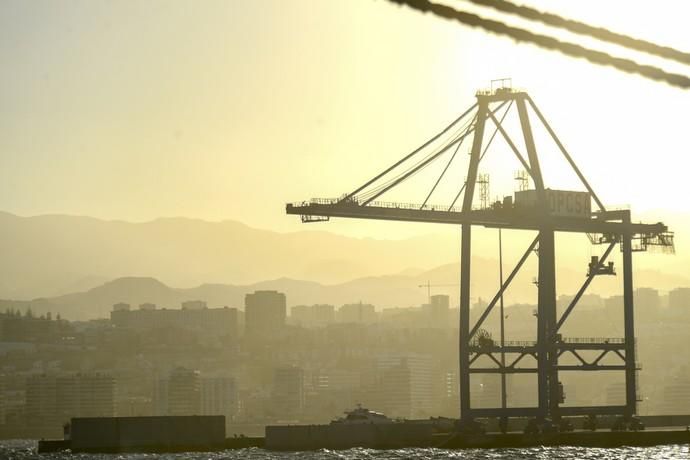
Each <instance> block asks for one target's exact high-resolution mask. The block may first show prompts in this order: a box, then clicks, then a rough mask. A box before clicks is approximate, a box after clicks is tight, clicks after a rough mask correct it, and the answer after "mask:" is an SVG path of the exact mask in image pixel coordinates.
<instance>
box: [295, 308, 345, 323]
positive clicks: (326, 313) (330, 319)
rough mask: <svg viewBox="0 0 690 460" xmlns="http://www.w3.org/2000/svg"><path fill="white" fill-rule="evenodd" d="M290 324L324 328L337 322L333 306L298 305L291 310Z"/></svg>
mask: <svg viewBox="0 0 690 460" xmlns="http://www.w3.org/2000/svg"><path fill="white" fill-rule="evenodd" d="M290 322H291V324H295V325H297V326H302V327H324V326H328V325H329V324H332V323H334V322H335V307H334V306H333V305H326V304H318V305H297V306H294V307H292V308H291V309H290Z"/></svg>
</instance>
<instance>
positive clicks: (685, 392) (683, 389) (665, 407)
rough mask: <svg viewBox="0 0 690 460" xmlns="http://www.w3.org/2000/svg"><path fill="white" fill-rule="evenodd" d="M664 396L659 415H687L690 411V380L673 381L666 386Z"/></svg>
mask: <svg viewBox="0 0 690 460" xmlns="http://www.w3.org/2000/svg"><path fill="white" fill-rule="evenodd" d="M662 395H663V396H662V398H661V400H660V401H659V404H658V406H657V411H658V413H659V414H663V415H677V414H687V413H688V411H690V378H688V377H685V378H676V379H672V381H671V382H669V383H668V384H666V385H664V389H663V392H662Z"/></svg>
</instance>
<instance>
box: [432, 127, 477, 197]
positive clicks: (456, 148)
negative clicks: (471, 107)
mask: <svg viewBox="0 0 690 460" xmlns="http://www.w3.org/2000/svg"><path fill="white" fill-rule="evenodd" d="M476 118H477V116H476V115H475V117H474V119H473V120H472V123H471V124H470V126H468V127H467V129H468V130H469V129H470V128H471V127H472V126H473V125H474V122H475V120H476ZM464 140H465V138H464V137H463V138H462V139H461V140H460V142H458V145H457V147H455V151H454V152H453V155H451V157H450V160H448V163H447V164H446V167H445V168H443V171H442V172H441V175H440V176H438V179H436V183H434V186H433V187H431V190H430V191H429V194H428V195H427V196H426V198H425V199H424V203H422V205H421V206H420V208H419V209H424V206H426V203H427V202H428V201H429V198H431V195H432V194H433V193H434V191H435V190H436V187H438V184H439V183H440V182H441V179H443V176H445V175H446V171H448V168H449V167H450V165H451V163H453V160H454V159H455V156H456V155H457V154H458V151H459V150H460V147H461V146H462V141H464Z"/></svg>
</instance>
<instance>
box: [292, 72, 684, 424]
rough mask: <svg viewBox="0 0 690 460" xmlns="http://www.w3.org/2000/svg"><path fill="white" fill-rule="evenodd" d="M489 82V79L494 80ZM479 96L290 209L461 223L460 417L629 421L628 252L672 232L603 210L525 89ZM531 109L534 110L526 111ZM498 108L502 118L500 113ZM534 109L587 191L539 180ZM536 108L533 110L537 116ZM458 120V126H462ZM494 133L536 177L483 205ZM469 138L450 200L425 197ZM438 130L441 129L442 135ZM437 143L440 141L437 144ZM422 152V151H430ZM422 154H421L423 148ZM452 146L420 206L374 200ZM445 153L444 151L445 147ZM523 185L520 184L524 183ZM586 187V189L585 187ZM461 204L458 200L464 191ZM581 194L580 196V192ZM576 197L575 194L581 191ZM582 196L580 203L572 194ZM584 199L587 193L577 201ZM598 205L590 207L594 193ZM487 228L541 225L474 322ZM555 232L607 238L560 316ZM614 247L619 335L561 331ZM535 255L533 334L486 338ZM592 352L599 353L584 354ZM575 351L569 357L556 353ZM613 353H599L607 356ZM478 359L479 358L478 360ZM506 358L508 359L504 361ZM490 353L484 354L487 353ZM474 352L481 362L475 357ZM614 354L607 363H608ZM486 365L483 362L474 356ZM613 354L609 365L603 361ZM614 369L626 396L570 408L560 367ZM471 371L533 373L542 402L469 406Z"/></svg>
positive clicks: (667, 243) (661, 243) (632, 391)
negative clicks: (389, 155) (372, 171)
mask: <svg viewBox="0 0 690 460" xmlns="http://www.w3.org/2000/svg"><path fill="white" fill-rule="evenodd" d="M492 84H493V83H492ZM476 99H477V100H476V103H475V104H474V105H473V106H472V107H471V108H470V109H468V110H467V111H466V112H464V113H463V114H462V115H461V116H460V117H459V118H458V119H456V120H455V121H454V122H453V123H451V125H449V126H448V127H446V128H445V129H444V130H443V131H442V132H441V133H439V134H438V135H436V136H434V138H432V139H431V140H429V141H427V142H426V143H424V144H423V145H422V146H421V147H420V148H418V149H416V150H415V151H413V152H412V153H410V154H409V155H407V156H405V157H403V158H402V159H401V160H399V161H398V162H396V163H395V164H393V165H392V166H391V167H389V168H387V169H386V170H385V171H383V172H381V173H380V174H378V175H376V176H375V177H373V178H372V179H371V180H369V181H367V182H366V183H365V184H363V185H362V186H361V187H358V188H357V189H356V190H354V191H353V192H351V193H348V194H346V195H343V196H341V197H339V198H335V199H312V200H311V201H307V202H301V203H293V204H287V206H286V211H287V213H288V214H295V215H300V216H301V218H302V221H303V222H315V221H324V220H328V219H329V218H331V217H347V218H358V219H376V220H389V221H405V222H428V223H438V224H451V225H459V226H460V227H461V229H462V230H461V254H460V257H461V273H460V324H459V328H460V340H459V384H460V415H461V419H462V421H463V422H472V421H473V420H474V419H475V418H484V417H502V418H506V417H530V418H531V417H534V418H536V419H537V420H540V421H544V420H548V419H549V418H550V419H552V420H554V421H557V420H559V419H560V417H561V416H566V415H605V414H607V415H621V416H624V417H626V418H627V419H629V418H630V417H632V416H633V415H634V414H635V413H636V409H637V407H636V406H637V402H638V398H637V381H636V371H637V368H638V367H637V364H636V360H635V350H636V348H635V346H636V343H635V327H634V314H633V265H632V264H633V261H632V260H633V259H632V255H633V252H636V251H645V250H647V249H648V248H651V247H658V248H661V249H662V250H666V251H670V252H671V251H673V234H672V233H671V232H669V231H668V228H667V227H666V225H664V224H662V223H653V224H648V223H633V222H632V221H631V214H630V210H607V209H606V208H605V207H604V205H603V203H602V202H601V200H600V199H599V197H598V196H597V194H596V193H595V192H594V190H593V189H592V187H591V186H590V184H589V183H588V182H587V180H586V179H585V177H584V175H583V174H582V172H581V171H580V170H579V169H578V167H577V166H576V164H575V162H574V161H573V159H572V157H571V156H570V154H569V153H568V152H567V151H566V149H565V147H564V146H563V144H562V143H561V141H560V140H559V138H558V137H557V136H556V134H555V133H554V131H553V130H552V128H551V126H550V125H549V124H548V122H547V121H546V119H545V118H544V116H543V115H542V113H541V112H540V111H539V109H538V108H537V106H536V105H535V103H534V102H533V101H532V99H531V98H530V96H529V95H528V94H527V93H526V92H524V91H520V90H514V89H513V88H512V87H510V86H509V85H507V84H506V82H505V81H503V82H501V84H500V85H499V87H498V88H496V89H493V88H492V89H491V90H486V91H479V92H477V94H476ZM512 106H515V107H516V108H517V116H518V119H519V125H520V127H521V131H522V133H521V134H522V137H523V140H524V148H525V150H526V156H524V155H523V154H522V152H520V150H519V149H518V147H517V146H516V144H515V142H513V140H512V138H511V137H510V136H509V134H508V132H507V131H506V128H505V127H504V125H503V120H504V119H505V117H506V115H507V113H508V111H509V110H510V109H511V107H512ZM530 108H531V111H530V110H529V109H530ZM501 111H503V114H502V116H501V117H500V120H499V117H498V115H499V113H500V112H501ZM531 113H533V114H534V115H536V119H537V120H539V122H541V124H542V125H543V126H544V128H545V130H546V132H548V134H549V135H550V136H551V138H552V139H553V141H554V143H555V145H556V146H557V148H558V150H559V151H560V153H561V154H562V155H563V157H564V158H565V160H566V161H567V163H568V164H569V165H570V168H572V170H573V172H574V173H575V174H576V175H577V177H578V178H579V181H580V182H581V184H582V186H583V187H584V189H585V190H586V192H570V191H558V190H552V189H550V188H547V187H546V186H545V181H544V177H543V176H542V170H541V168H540V164H539V155H538V154H537V149H536V147H535V142H534V138H533V134H532V128H531V121H530V114H531ZM534 115H532V116H534ZM487 122H491V123H492V124H493V125H494V131H493V134H492V135H491V136H490V138H489V140H488V141H486V142H485V139H484V138H485V129H486V127H487ZM463 123H464V124H463ZM497 132H498V133H500V134H501V136H502V137H503V138H504V139H505V141H506V143H507V144H508V146H509V147H510V151H511V152H512V153H513V154H514V155H515V157H516V158H517V159H518V161H519V162H520V164H521V165H522V167H523V168H524V170H525V171H527V174H528V175H529V178H530V179H531V181H532V183H533V184H534V189H533V190H522V191H518V192H516V193H515V200H514V202H513V197H512V196H508V197H506V198H504V199H503V201H498V202H495V203H493V204H491V205H490V206H489V207H488V208H483V209H482V208H478V207H475V206H474V205H473V201H474V198H475V185H476V184H477V183H478V168H479V165H480V161H481V160H482V158H483V157H484V155H485V154H486V152H487V150H488V148H489V146H490V145H491V142H492V141H493V140H494V137H495V136H496V134H497ZM471 134H473V136H472V139H473V141H472V146H471V151H470V158H469V166H468V168H467V175H466V181H465V182H464V184H458V186H459V191H458V193H457V195H456V196H455V199H454V200H453V201H452V202H451V203H450V205H445V206H432V205H429V204H428V200H429V197H430V196H431V195H432V193H434V191H435V190H436V188H437V186H438V184H439V182H440V181H441V180H442V179H443V177H444V175H445V174H446V171H447V170H448V167H449V165H450V164H451V162H453V161H454V159H455V158H456V154H457V152H458V150H459V147H460V145H461V144H462V142H463V140H464V139H465V138H467V137H469V136H470V135H471ZM444 136H445V137H447V139H446V140H443V139H444ZM435 143H440V145H439V146H438V147H436V148H433V145H434V144H435ZM430 149H431V151H430V152H428V150H430ZM424 152H426V153H424ZM446 152H448V153H450V152H453V153H452V156H451V157H450V160H449V161H448V164H447V165H446V166H445V168H443V172H442V173H441V176H440V177H439V178H438V180H437V181H436V182H435V184H434V185H433V187H432V188H431V191H430V192H429V194H428V195H427V196H426V199H425V200H424V203H423V204H418V205H413V204H402V203H391V202H381V201H375V200H376V199H377V198H379V197H380V196H381V195H383V194H384V193H386V192H388V191H390V190H392V189H394V188H395V187H396V186H398V185H399V184H400V183H402V182H403V181H405V180H407V179H408V178H410V177H411V176H413V175H414V174H416V173H417V172H419V171H420V170H421V169H423V168H425V167H426V166H428V165H429V164H430V163H432V162H434V161H436V160H438V159H440V158H442V157H443V154H444V153H446ZM447 156H449V155H447ZM523 188H524V187H523ZM583 194H584V195H583ZM461 196H462V200H461V205H459V207H456V206H455V203H456V202H457V201H458V200H459V199H460V197H461ZM582 196H584V197H585V199H582ZM578 197H580V198H578ZM578 200H580V201H578ZM582 200H584V201H582ZM592 200H593V201H594V203H595V204H596V207H597V209H595V210H592V209H591V201H592ZM473 226H483V227H487V228H497V229H506V230H533V231H536V232H537V235H536V237H535V238H534V240H533V241H532V242H531V244H529V246H528V247H527V249H526V250H525V252H524V254H523V255H522V257H521V258H520V259H519V261H518V262H517V264H516V265H515V267H514V268H513V270H512V271H511V272H510V273H509V274H508V276H507V277H506V278H505V280H504V281H503V283H502V285H501V286H500V288H499V289H498V292H497V293H496V295H495V296H494V297H493V299H492V300H491V302H489V304H488V305H487V306H486V308H485V309H484V311H483V312H482V313H481V315H479V318H478V320H477V321H476V323H475V324H470V285H471V284H470V268H471V266H470V264H471V254H472V227H473ZM556 232H569V233H584V234H586V235H587V236H588V237H589V239H590V241H591V243H592V244H594V245H603V246H605V250H604V252H603V254H602V255H601V257H593V258H592V260H591V262H590V264H589V270H588V273H587V275H586V278H585V280H584V282H583V284H582V286H581V288H580V289H579V291H578V292H577V293H576V295H575V296H574V298H573V300H572V301H571V302H570V304H569V305H568V306H567V307H566V308H565V310H564V311H563V312H562V313H561V314H560V316H559V315H558V311H557V308H556V267H555V263H556V260H555V244H554V238H555V233H556ZM617 245H620V251H621V252H622V262H623V263H622V265H623V267H622V277H623V299H624V301H623V304H624V306H623V323H624V337H623V338H617V339H595V338H586V339H582V338H566V337H563V336H562V334H561V333H560V330H561V328H562V327H563V325H564V323H566V321H567V319H568V317H569V316H570V314H571V313H572V312H573V310H574V309H575V308H576V306H577V304H578V301H579V300H580V298H581V297H582V295H583V294H584V293H585V291H586V289H587V288H588V286H589V285H590V283H591V282H592V281H593V279H594V278H595V277H597V276H601V275H612V274H615V272H614V271H613V267H612V265H611V264H609V265H607V264H606V261H607V258H608V257H609V255H610V254H611V252H612V251H613V249H614V248H615V247H616V246H617ZM533 254H536V257H538V282H537V283H536V284H537V289H538V306H537V312H536V315H535V316H536V317H537V321H536V322H537V327H536V328H537V331H536V341H533V342H510V341H506V342H504V343H503V346H501V344H498V343H496V342H495V341H493V340H491V339H490V338H488V339H487V336H486V331H485V330H484V329H482V325H483V323H484V322H485V320H486V319H487V317H488V316H489V314H490V313H491V312H492V311H493V309H494V307H495V306H496V304H497V303H498V302H499V300H500V299H501V296H502V295H503V293H504V292H505V291H506V289H507V288H508V287H509V286H510V284H511V282H512V281H513V280H514V279H515V276H516V275H517V274H518V272H519V271H520V269H521V267H522V266H523V265H524V263H525V261H526V260H527V259H528V258H529V257H530V255H533ZM589 354H592V356H596V358H595V359H593V360H592V359H591V358H590V359H586V358H585V355H589ZM564 355H571V356H572V357H574V360H573V358H570V361H571V362H572V361H574V362H576V364H565V363H563V362H562V361H564V360H560V361H561V362H559V358H562V357H564ZM607 356H608V357H609V358H607V359H606V360H603V358H605V357H607ZM480 357H484V358H485V359H482V360H479V358H480ZM503 357H505V359H503ZM487 358H488V359H487ZM478 360H479V361H478ZM612 360H613V361H614V364H611V363H610V361H612ZM482 362H483V363H487V362H488V363H489V364H483V365H479V363H482ZM606 362H609V363H608V364H605V363H606ZM583 371H584V372H590V371H619V372H621V373H623V374H624V377H625V404H624V405H617V406H610V405H607V406H584V407H583V406H566V405H562V404H563V402H564V394H563V386H562V385H561V382H560V381H559V373H561V372H583ZM471 374H503V375H507V374H532V375H535V374H536V381H537V393H538V404H537V405H536V406H535V407H505V408H503V407H494V408H476V407H471V404H470V390H471V387H470V376H471Z"/></svg>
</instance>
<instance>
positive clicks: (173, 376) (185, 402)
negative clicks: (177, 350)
mask: <svg viewBox="0 0 690 460" xmlns="http://www.w3.org/2000/svg"><path fill="white" fill-rule="evenodd" d="M167 390H168V395H167V396H168V397H167V400H168V408H167V409H168V415H201V388H200V378H199V371H195V370H191V369H185V368H184V367H178V368H175V369H173V370H172V371H171V372H170V377H169V378H168V384H167Z"/></svg>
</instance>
